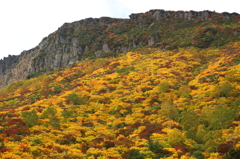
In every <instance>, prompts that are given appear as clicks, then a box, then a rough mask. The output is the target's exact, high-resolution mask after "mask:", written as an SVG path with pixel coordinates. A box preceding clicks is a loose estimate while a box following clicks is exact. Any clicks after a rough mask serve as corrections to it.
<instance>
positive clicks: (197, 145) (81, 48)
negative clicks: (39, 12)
mask: <svg viewBox="0 0 240 159" xmlns="http://www.w3.org/2000/svg"><path fill="white" fill-rule="evenodd" d="M239 25H240V21H239V15H238V14H229V13H222V14H219V13H214V12H209V11H204V12H193V11H190V12H172V11H171V12H170V11H163V10H154V11H149V12H147V13H141V14H132V15H130V19H112V18H106V17H105V18H100V19H85V20H82V21H79V22H74V23H71V24H64V25H63V26H62V27H60V28H59V29H58V30H57V31H56V32H54V33H52V34H50V35H49V36H48V37H46V38H44V39H43V41H42V42H41V43H40V44H39V45H38V46H37V47H36V48H34V49H32V50H29V51H24V52H23V53H22V54H21V55H19V56H9V57H8V58H5V59H4V60H3V61H1V63H0V65H1V70H2V74H3V76H1V78H2V79H3V78H4V79H6V80H7V79H8V80H9V84H10V83H11V82H12V83H11V84H10V85H9V86H8V87H6V88H3V89H2V90H1V91H0V158H2V159H9V158H14V159H22V158H29V159H42V158H46V159H48V158H49V159H50V158H59V159H86V158H87V159H122V158H126V159H145V158H149V159H162V158H167V159H173V158H180V159H194V158H196V159H204V158H207V159H220V158H221V159H239V158H240V133H239V132H240V86H239V82H240V40H239V28H240V27H239ZM125 51H126V52H125ZM19 70H21V72H18V71H19ZM20 75H21V76H20ZM13 77H14V78H16V79H14V78H13ZM21 78H22V79H24V80H20V79H21ZM14 80H19V81H17V82H13V81H14ZM1 81H3V80H1ZM5 82H6V81H5ZM6 85H7V84H6Z"/></svg>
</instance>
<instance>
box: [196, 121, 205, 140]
mask: <svg viewBox="0 0 240 159" xmlns="http://www.w3.org/2000/svg"><path fill="white" fill-rule="evenodd" d="M206 133H207V131H206V128H205V126H204V125H199V126H198V129H197V132H196V140H197V142H198V143H201V144H202V143H204V140H203V138H204V136H205V135H206Z"/></svg>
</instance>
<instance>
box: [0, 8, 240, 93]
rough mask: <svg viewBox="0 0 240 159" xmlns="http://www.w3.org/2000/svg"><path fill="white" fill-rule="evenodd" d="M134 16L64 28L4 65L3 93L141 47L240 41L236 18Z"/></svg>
mask: <svg viewBox="0 0 240 159" xmlns="http://www.w3.org/2000/svg"><path fill="white" fill-rule="evenodd" d="M129 17H130V19H116V18H110V17H101V18H87V19H84V20H80V21H76V22H73V23H65V24H64V25H63V26H61V27H60V28H59V29H58V30H56V31H55V32H53V33H51V34H50V35H48V36H47V37H45V38H43V40H42V41H41V42H40V43H39V45H38V46H36V47H35V48H33V49H31V50H27V51H23V52H22V53H21V54H20V55H19V56H9V57H7V58H4V60H0V89H3V88H5V87H7V86H9V85H10V84H11V83H13V82H16V81H19V80H24V79H26V78H31V77H35V76H36V75H39V74H42V73H44V72H46V71H51V70H56V69H59V68H65V67H68V66H70V65H72V64H74V63H76V62H77V61H81V60H84V59H86V58H91V59H94V58H99V57H109V56H117V55H118V54H119V53H122V52H123V53H126V52H128V51H133V50H134V49H136V48H139V47H140V48H141V47H153V48H159V49H166V50H174V49H177V48H178V47H184V48H186V47H189V46H194V47H197V48H208V47H221V46H224V45H225V44H227V43H229V42H236V41H239V40H240V39H239V32H240V30H239V20H240V16H239V14H237V13H216V12H211V11H201V12H195V11H164V10H150V11H148V12H146V13H137V14H131V15H130V16H129ZM36 31H37V30H36Z"/></svg>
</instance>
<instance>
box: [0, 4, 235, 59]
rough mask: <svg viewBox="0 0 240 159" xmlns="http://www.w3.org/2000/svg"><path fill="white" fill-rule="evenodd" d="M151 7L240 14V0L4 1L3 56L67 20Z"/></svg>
mask: <svg viewBox="0 0 240 159" xmlns="http://www.w3.org/2000/svg"><path fill="white" fill-rule="evenodd" d="M151 9H164V10H174V11H177V10H185V11H189V10H195V11H202V10H210V11H214V10H215V11H216V12H225V11H226V12H230V13H232V12H237V13H240V8H239V0H228V1H223V0H200V1H193V0H1V1H0V21H1V22H0V59H2V58H3V57H7V56H8V55H19V54H21V52H22V51H23V50H29V49H31V48H34V47H35V46H37V45H38V44H39V43H40V41H41V40H42V39H43V38H44V37H46V36H48V35H49V34H50V33H52V32H54V31H56V30H57V29H58V27H60V26H61V25H62V24H63V23H65V22H73V21H78V20H81V19H85V18H89V17H93V18H99V17H102V16H109V17H114V18H129V15H130V14H131V13H143V12H147V11H149V10H151Z"/></svg>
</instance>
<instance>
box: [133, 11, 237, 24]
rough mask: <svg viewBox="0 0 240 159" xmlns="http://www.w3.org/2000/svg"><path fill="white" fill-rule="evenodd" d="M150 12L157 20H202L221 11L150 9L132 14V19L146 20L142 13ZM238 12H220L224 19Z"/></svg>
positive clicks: (217, 14) (216, 15)
mask: <svg viewBox="0 0 240 159" xmlns="http://www.w3.org/2000/svg"><path fill="white" fill-rule="evenodd" d="M144 14H148V15H150V16H151V18H153V19H155V20H161V19H170V18H182V19H187V20H195V19H198V20H201V21H205V20H207V19H209V18H213V17H214V16H215V17H218V16H219V13H216V12H211V11H208V10H207V11H201V12H196V11H177V12H175V11H165V10H150V11H149V12H147V13H138V14H131V15H130V19H131V20H132V21H141V20H145V19H144V18H143V17H142V15H144ZM234 14H236V13H232V14H230V13H222V14H220V15H221V16H222V18H223V19H224V20H226V19H229V17H230V16H232V15H234Z"/></svg>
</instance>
